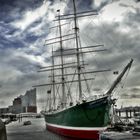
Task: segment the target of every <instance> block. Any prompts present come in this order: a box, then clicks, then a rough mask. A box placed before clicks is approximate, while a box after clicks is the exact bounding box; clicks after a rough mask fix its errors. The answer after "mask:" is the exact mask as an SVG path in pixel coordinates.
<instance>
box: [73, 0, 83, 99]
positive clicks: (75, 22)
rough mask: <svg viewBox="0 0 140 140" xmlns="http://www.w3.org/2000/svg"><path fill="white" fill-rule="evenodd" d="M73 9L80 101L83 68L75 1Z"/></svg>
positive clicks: (80, 96)
mask: <svg viewBox="0 0 140 140" xmlns="http://www.w3.org/2000/svg"><path fill="white" fill-rule="evenodd" d="M73 9H74V26H75V27H74V30H75V36H76V51H77V54H76V56H77V71H78V87H79V100H80V99H81V98H82V86H81V75H80V71H81V66H80V55H79V43H78V30H79V28H78V25H77V14H76V13H77V12H76V5H75V0H73Z"/></svg>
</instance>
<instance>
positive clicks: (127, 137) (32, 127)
mask: <svg viewBox="0 0 140 140" xmlns="http://www.w3.org/2000/svg"><path fill="white" fill-rule="evenodd" d="M29 121H30V122H31V123H28V124H27V125H24V124H25V122H29ZM6 129H7V137H8V140H78V139H75V138H69V137H64V136H60V135H57V134H55V133H52V132H50V131H48V130H46V127H45V121H44V119H43V118H23V119H22V122H19V121H16V122H11V123H9V124H7V125H6ZM105 136H110V138H106V137H102V138H101V139H100V140H139V139H140V136H133V135H132V134H131V133H129V132H125V133H124V132H122V133H119V132H107V133H106V132H105ZM84 140H85V139H84Z"/></svg>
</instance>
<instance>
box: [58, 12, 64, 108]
mask: <svg viewBox="0 0 140 140" xmlns="http://www.w3.org/2000/svg"><path fill="white" fill-rule="evenodd" d="M57 12H58V27H59V33H60V56H61V74H62V77H61V80H62V108H64V107H65V105H66V93H65V83H64V82H65V78H64V66H63V65H64V62H63V44H62V29H61V22H60V10H57Z"/></svg>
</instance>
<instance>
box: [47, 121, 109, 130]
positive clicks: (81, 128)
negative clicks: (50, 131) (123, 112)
mask: <svg viewBox="0 0 140 140" xmlns="http://www.w3.org/2000/svg"><path fill="white" fill-rule="evenodd" d="M46 125H48V126H52V127H56V128H62V129H69V130H94V131H95V130H96V131H102V130H105V129H106V128H107V127H71V126H62V125H56V124H51V123H46Z"/></svg>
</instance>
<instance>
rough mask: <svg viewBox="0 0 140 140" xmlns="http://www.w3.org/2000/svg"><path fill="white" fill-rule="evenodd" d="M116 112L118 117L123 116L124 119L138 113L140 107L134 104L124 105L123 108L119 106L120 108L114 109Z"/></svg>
mask: <svg viewBox="0 0 140 140" xmlns="http://www.w3.org/2000/svg"><path fill="white" fill-rule="evenodd" d="M115 111H116V114H117V115H118V116H119V117H120V118H124V119H130V118H133V117H134V114H135V113H140V107H139V106H136V107H124V108H120V109H115Z"/></svg>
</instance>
